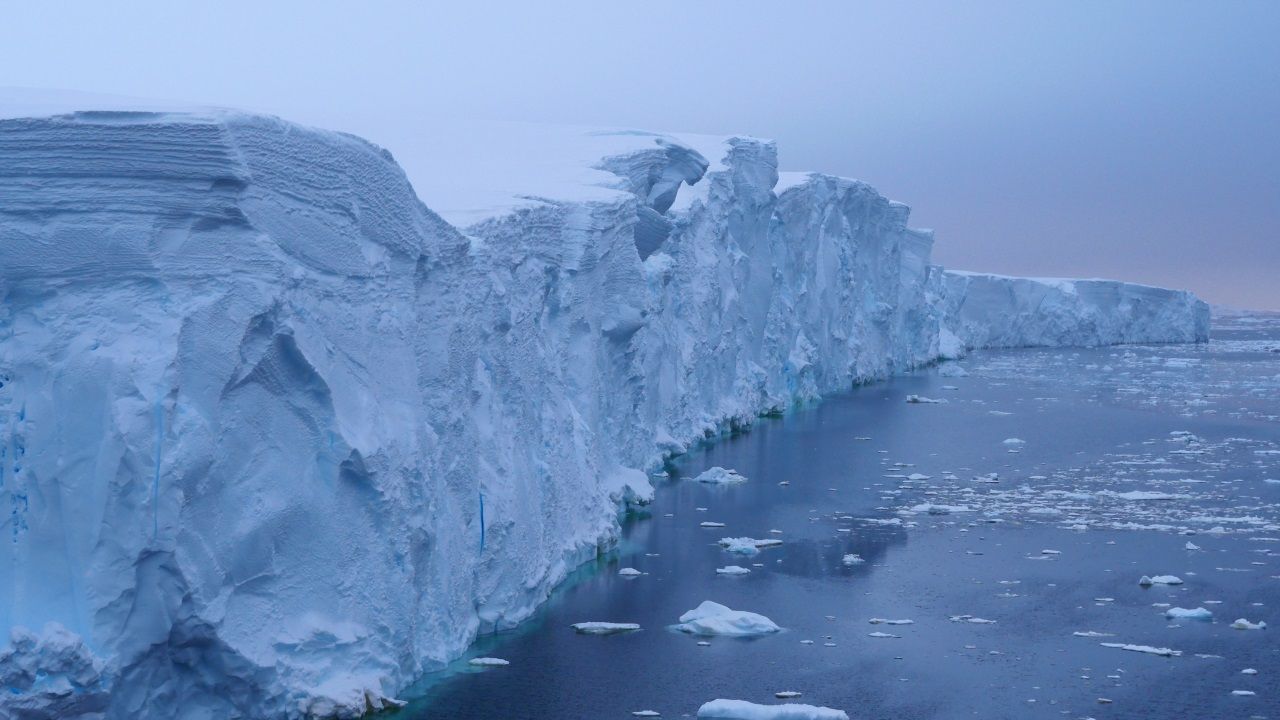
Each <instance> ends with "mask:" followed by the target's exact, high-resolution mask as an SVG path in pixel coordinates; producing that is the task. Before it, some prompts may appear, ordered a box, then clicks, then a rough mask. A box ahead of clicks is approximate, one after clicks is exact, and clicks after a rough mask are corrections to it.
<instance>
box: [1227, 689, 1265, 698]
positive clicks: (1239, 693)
mask: <svg viewBox="0 0 1280 720" xmlns="http://www.w3.org/2000/svg"><path fill="white" fill-rule="evenodd" d="M1231 694H1232V695H1235V696H1236V697H1253V696H1254V695H1257V694H1258V693H1256V692H1254V691H1252V690H1232V691H1231Z"/></svg>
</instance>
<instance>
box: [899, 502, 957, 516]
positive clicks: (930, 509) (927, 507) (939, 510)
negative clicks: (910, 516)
mask: <svg viewBox="0 0 1280 720" xmlns="http://www.w3.org/2000/svg"><path fill="white" fill-rule="evenodd" d="M910 510H911V512H913V513H927V514H929V515H950V514H951V513H957V512H973V508H971V507H969V506H968V505H937V504H935V503H921V504H919V505H913V506H912V507H911V508H910Z"/></svg>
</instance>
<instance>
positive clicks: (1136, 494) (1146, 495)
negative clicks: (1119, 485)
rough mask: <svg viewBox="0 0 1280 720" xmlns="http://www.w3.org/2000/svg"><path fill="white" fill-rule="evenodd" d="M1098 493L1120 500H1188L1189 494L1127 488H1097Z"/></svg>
mask: <svg viewBox="0 0 1280 720" xmlns="http://www.w3.org/2000/svg"><path fill="white" fill-rule="evenodd" d="M1097 494H1098V495H1101V496H1104V497H1114V498H1120V499H1121V500H1189V499H1191V496H1190V495H1178V494H1175V493H1164V492H1155V491H1154V490H1129V491H1128V492H1116V491H1115V490H1099V491H1098V493H1097Z"/></svg>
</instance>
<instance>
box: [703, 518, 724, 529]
mask: <svg viewBox="0 0 1280 720" xmlns="http://www.w3.org/2000/svg"><path fill="white" fill-rule="evenodd" d="M698 525H699V527H704V528H722V527H724V523H722V522H714V521H711V520H706V521H704V522H700V523H698Z"/></svg>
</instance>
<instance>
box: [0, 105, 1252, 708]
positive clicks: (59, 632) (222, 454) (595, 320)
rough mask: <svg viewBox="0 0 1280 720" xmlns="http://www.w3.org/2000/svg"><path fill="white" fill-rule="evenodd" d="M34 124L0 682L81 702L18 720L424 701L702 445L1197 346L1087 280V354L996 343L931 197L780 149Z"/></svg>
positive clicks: (8, 215) (3, 217) (1046, 333)
mask: <svg viewBox="0 0 1280 720" xmlns="http://www.w3.org/2000/svg"><path fill="white" fill-rule="evenodd" d="M2 105H3V107H0V118H4V119H0V196H2V197H3V198H4V204H3V207H0V293H3V297H4V303H3V305H2V306H0V338H3V339H0V437H3V444H2V445H0V448H2V453H0V466H2V468H3V474H2V475H0V488H2V489H3V492H4V494H5V496H6V497H7V499H8V508H7V512H6V513H5V515H4V518H5V519H4V528H3V530H4V534H5V535H6V536H7V537H8V541H7V542H5V543H4V544H3V547H4V549H3V550H0V588H2V590H0V592H4V593H5V599H4V601H3V602H2V603H0V628H13V629H14V631H15V633H16V634H15V636H14V637H15V638H16V639H15V642H14V643H13V649H12V650H11V651H7V652H8V654H7V655H3V656H0V673H8V672H10V669H11V668H17V667H28V666H29V667H34V668H35V669H36V670H35V675H36V676H37V677H41V678H47V677H54V676H56V675H57V673H58V672H61V671H60V670H58V669H57V668H62V667H65V666H67V663H65V662H63V660H62V659H61V658H64V657H74V658H77V660H76V661H75V664H76V667H78V668H80V669H79V670H77V673H76V675H75V677H76V678H77V680H76V681H75V682H78V683H81V684H82V685H83V687H84V688H86V691H84V692H76V693H71V694H69V695H68V694H65V693H64V694H62V695H58V697H57V699H56V700H50V699H48V697H49V696H48V695H47V694H42V693H44V689H42V688H40V687H36V686H35V685H31V686H22V685H13V686H11V687H13V688H16V689H17V692H9V693H6V694H4V695H3V698H4V699H3V700H0V702H3V703H4V704H5V706H6V707H18V706H31V707H37V706H40V703H42V702H48V703H59V704H58V705H57V708H58V712H59V713H60V714H64V715H66V714H70V713H71V712H73V711H75V710H76V709H77V708H78V709H80V710H84V711H86V712H97V711H98V710H99V709H101V705H102V703H104V702H105V703H106V708H105V712H106V714H107V715H108V716H110V717H125V716H129V717H133V716H139V715H142V716H146V715H155V714H157V713H160V714H163V715H165V716H172V714H173V713H175V712H176V713H179V714H180V716H184V717H210V716H225V715H232V714H236V713H240V714H246V715H251V716H260V715H279V716H291V715H292V716H297V715H308V714H310V715H335V714H336V715H352V714H356V713H360V712H364V711H365V710H367V709H370V708H373V709H378V708H382V707H384V706H388V705H393V704H395V700H396V697H397V695H398V694H399V693H400V692H401V691H402V690H403V689H404V688H405V687H406V686H407V685H408V684H409V683H410V682H411V681H412V680H413V679H414V678H416V677H419V676H421V675H422V674H423V673H425V672H428V671H431V670H435V669H439V668H441V667H443V666H445V664H446V663H448V662H449V661H450V660H452V659H454V658H457V657H458V656H459V655H460V654H461V653H462V652H463V651H464V650H465V649H466V648H467V646H468V644H469V643H471V642H472V640H473V639H474V638H475V637H476V635H477V633H481V632H490V631H493V630H499V629H506V628H510V627H513V626H514V625H516V624H517V623H519V622H521V621H522V620H524V619H526V618H527V617H528V616H529V615H530V614H531V613H532V612H533V611H534V609H535V608H536V607H537V606H538V604H539V603H541V602H542V601H543V600H545V599H546V598H547V597H548V595H549V594H550V592H551V590H552V588H554V587H555V586H556V585H557V583H559V582H561V581H562V580H564V579H565V578H566V577H567V576H568V575H569V573H570V572H571V571H572V570H573V569H574V568H575V567H577V566H578V565H580V564H581V563H582V562H583V561H584V560H589V559H591V558H593V557H595V556H597V554H598V553H599V552H601V551H602V550H605V549H608V548H610V547H612V546H613V545H614V543H615V542H616V540H617V538H618V530H619V525H618V510H619V508H620V507H624V506H627V505H629V504H636V503H643V502H646V501H647V500H648V499H649V498H650V497H651V495H652V487H651V485H650V481H649V479H648V477H646V475H645V472H644V471H645V470H649V469H654V468H656V467H657V464H658V463H659V462H660V461H661V460H662V459H663V458H664V457H667V456H669V455H670V454H672V453H678V452H683V451H686V450H688V449H690V448H691V447H693V446H694V445H695V444H696V443H697V442H699V441H700V440H702V439H705V438H707V437H712V436H716V435H717V434H719V433H721V432H723V431H724V430H727V429H731V428H740V427H743V426H746V425H748V424H751V423H752V422H753V421H754V419H755V418H756V417H758V416H759V415H760V414H761V413H768V412H774V411H779V410H784V409H787V408H790V407H793V406H794V405H795V404H796V403H797V402H801V401H806V400H812V399H815V398H817V397H819V396H821V395H823V394H825V393H830V392H833V391H838V390H845V389H848V388H849V387H851V386H852V385H854V384H855V383H860V382H865V381H868V380H873V379H877V378H884V377H887V376H889V375H891V374H894V373H901V372H904V371H907V370H910V369H911V368H914V367H917V366H920V365H922V364H925V363H928V362H930V361H932V360H934V359H936V358H938V357H939V356H940V355H947V356H954V355H957V354H959V352H960V351H961V349H963V347H964V346H975V345H982V344H1001V345H1003V344H1030V343H1037V342H1044V343H1050V344H1063V343H1069V344H1082V345H1094V344H1099V343H1108V342H1119V341H1131V340H1136V339H1141V340H1143V341H1147V340H1160V341H1175V340H1186V339H1197V338H1199V337H1200V331H1199V314H1198V313H1199V311H1198V307H1199V306H1197V305H1195V303H1194V302H1192V301H1190V300H1189V299H1187V298H1186V297H1185V296H1184V295H1182V294H1178V293H1169V292H1166V293H1164V294H1160V293H1157V292H1155V291H1149V290H1147V289H1142V290H1129V289H1127V288H1128V287H1129V286H1121V285H1108V286H1107V287H1108V288H1113V289H1116V292H1118V293H1120V294H1121V295H1122V296H1123V298H1122V300H1121V301H1120V302H1118V303H1114V302H1112V295H1110V294H1107V293H1091V292H1076V293H1075V296H1076V297H1077V298H1080V299H1078V300H1077V301H1075V302H1077V304H1076V305H1073V306H1071V307H1073V308H1074V311H1075V312H1077V314H1081V315H1088V316H1089V318H1090V321H1089V323H1088V327H1089V328H1092V329H1093V331H1092V332H1090V331H1088V330H1085V329H1081V327H1075V328H1074V329H1070V330H1069V331H1064V330H1063V329H1062V324H1061V323H1062V315H1061V314H1059V313H1054V314H1052V315H1049V314H1043V315H1033V317H1032V319H1031V321H1030V324H1029V325H1028V323H1027V322H1026V321H1022V320H1020V321H1019V323H1018V325H1017V333H1018V335H1017V337H1018V338H1020V339H1019V341H1018V342H1016V343H1015V342H1013V341H1011V340H1010V341H1006V338H1008V337H1011V336H1010V335H1009V333H1007V332H1005V331H1004V330H1003V329H1002V330H1000V331H999V332H996V331H991V332H988V333H987V334H985V335H983V334H981V332H980V331H981V326H980V324H975V321H974V317H975V316H974V311H973V308H974V307H976V306H977V305H978V304H979V303H977V302H976V301H974V300H973V299H972V298H973V297H976V294H975V289H974V287H972V286H970V285H965V286H964V287H962V288H959V289H957V287H956V283H955V281H954V280H953V279H951V278H949V277H944V274H943V272H942V271H941V270H940V269H939V268H937V267H935V266H932V265H931V264H930V262H929V253H930V248H931V245H932V237H931V235H930V234H929V233H927V232H923V231H916V230H912V229H910V228H908V227H907V224H906V223H907V216H908V210H907V208H906V207H905V206H903V205H901V204H898V203H893V202H890V201H888V200H887V199H885V198H883V197H882V196H880V195H879V194H877V193H876V192H875V191H874V190H873V189H872V188H871V187H870V186H868V185H866V184H864V183H860V182H856V181H851V180H846V179H841V178H834V177H829V176H823V175H817V174H810V175H804V176H792V175H786V176H784V177H783V179H782V182H781V184H779V175H778V172H777V161H776V149H775V147H774V145H773V143H771V142H768V141H764V140H758V139H754V138H746V137H733V138H706V137H698V136H676V135H661V134H653V133H642V132H633V131H596V130H585V129H574V128H545V127H541V126H520V127H518V128H513V127H511V126H500V127H498V128H496V129H493V130H491V131H490V132H489V134H488V135H486V134H485V133H484V132H481V131H480V130H479V129H476V131H475V132H474V133H473V134H472V135H470V136H468V138H467V140H468V141H471V142H476V143H479V145H469V144H466V143H459V142H456V140H457V138H451V137H448V136H447V135H443V134H432V133H424V135H425V136H426V139H424V140H423V143H422V144H421V145H420V146H415V147H409V148H404V150H403V154H404V155H405V156H406V157H410V158H412V161H411V162H410V163H409V164H410V166H411V167H412V168H413V171H412V180H413V184H412V186H411V184H410V181H409V179H408V178H407V177H406V175H405V173H404V172H402V171H401V169H400V167H399V166H398V165H397V164H396V162H395V161H394V160H393V159H392V157H391V155H390V154H389V153H387V152H386V151H384V150H382V149H380V148H378V147H375V146H373V145H371V144H369V143H367V142H365V141H363V140H360V139H358V138H354V137H352V136H349V135H343V134H340V133H333V132H327V131H322V130H315V129H309V128H303V127H299V126H296V125H293V124H290V123H287V122H285V121H282V120H278V119H275V118H269V117H263V116H257V115H251V114H245V113H240V112H235V111H229V110H217V109H199V108H188V107H174V106H171V105H166V104H154V105H150V104H147V105H145V106H144V105H134V106H133V107H134V109H132V110H131V109H129V108H130V104H129V102H122V101H119V100H118V99H110V100H106V99H92V100H85V99H84V98H70V99H68V98H66V97H56V98H43V99H42V98H40V97H32V96H24V97H20V98H17V99H15V98H14V96H13V95H11V94H6V102H4V103H2ZM73 109H88V110H95V109H96V110H98V111H93V112H79V113H73V114H60V115H59V114H56V113H63V112H64V111H70V110H73ZM33 116H38V117H33ZM468 148H470V149H468ZM481 150H482V151H481ZM397 152H401V151H400V150H397ZM415 188H416V192H415ZM423 201H425V205H424V202H423ZM437 212H439V213H442V214H443V217H442V216H441V215H440V214H437ZM1019 287H1021V286H1019ZM1054 287H1055V288H1057V285H1055V286H1054ZM1055 291H1057V290H1055ZM1019 292H1021V291H1017V292H1014V293H1013V295H1014V296H1015V299H1016V297H1017V296H1018V294H1019ZM1030 292H1039V290H1034V291H1030ZM1064 292H1065V291H1064ZM985 297H986V296H985V295H984V298H985ZM991 302H992V301H991V300H989V299H984V300H983V301H982V304H985V305H986V306H988V307H990V306H991V304H990V303H991ZM1162 305H1167V306H1168V307H1167V308H1164V309H1162ZM1017 307H1018V308H1020V309H1025V304H1024V303H1023V301H1022V300H1017ZM1054 307H1058V305H1054ZM1188 307H1189V308H1190V310H1188ZM1117 308H1119V309H1121V310H1123V313H1125V315H1124V319H1123V320H1116V321H1115V322H1112V321H1111V320H1110V318H1113V317H1116V316H1114V313H1115V312H1117V311H1118V310H1117ZM1036 317H1040V318H1042V322H1043V323H1044V324H1045V325H1046V326H1047V327H1046V328H1045V329H1043V330H1040V331H1036V330H1035V329H1034V328H1035V325H1036V320H1035V318H1036ZM1179 318H1181V324H1179V322H1180V321H1179ZM1143 323H1147V327H1145V329H1144V328H1142V327H1141V326H1142V325H1143ZM1117 327H1119V328H1121V329H1119V330H1116V329H1115V328H1117ZM975 328H977V329H975ZM1188 353H1190V354H1192V355H1194V354H1195V352H1194V351H1192V350H1189V351H1188ZM930 392H934V391H933V390H930ZM952 402H953V403H954V400H952ZM950 408H951V406H948V405H944V406H940V407H936V408H931V409H930V410H931V411H938V412H939V413H944V412H947V411H949V410H950ZM1249 449H1251V450H1253V451H1255V452H1256V451H1262V450H1266V449H1267V448H1266V447H1263V446H1258V447H1256V448H1253V447H1251V448H1249ZM1258 457H1260V458H1261V457H1263V456H1258ZM746 474H747V475H748V476H750V475H751V473H749V472H748V473H746ZM1108 502H1111V501H1110V500H1109V501H1108ZM1115 502H1123V501H1119V500H1116V501H1115ZM1174 502H1175V503H1177V502H1178V501H1174ZM1222 522H1223V523H1224V524H1226V525H1229V526H1230V527H1232V528H1235V527H1237V525H1236V524H1233V523H1234V521H1233V520H1223V521H1222ZM1264 523H1265V521H1264ZM761 532H764V529H761ZM637 565H639V564H638V563H637ZM641 569H643V567H642V568H641ZM708 575H709V576H710V575H711V574H710V573H708ZM50 622H55V623H59V624H60V625H61V627H62V628H63V629H58V628H55V627H54V626H50V628H51V629H49V630H36V631H34V633H33V632H32V631H30V630H26V628H44V627H45V625H46V623H50ZM32 638H35V639H34V640H32ZM69 647H70V648H74V649H72V650H68V649H67V648H69ZM86 663H87V664H86ZM86 668H87V669H86ZM14 672H16V671H14ZM68 682H71V681H70V680H68ZM77 687H78V686H77ZM103 688H110V692H109V693H106V694H105V700H104V693H103V692H102V689H103ZM178 698H180V699H181V702H177V699H178ZM67 703H70V704H72V705H75V706H76V707H71V708H69V707H66V704H67ZM77 703H79V705H76V704H77ZM49 707H54V705H49Z"/></svg>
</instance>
